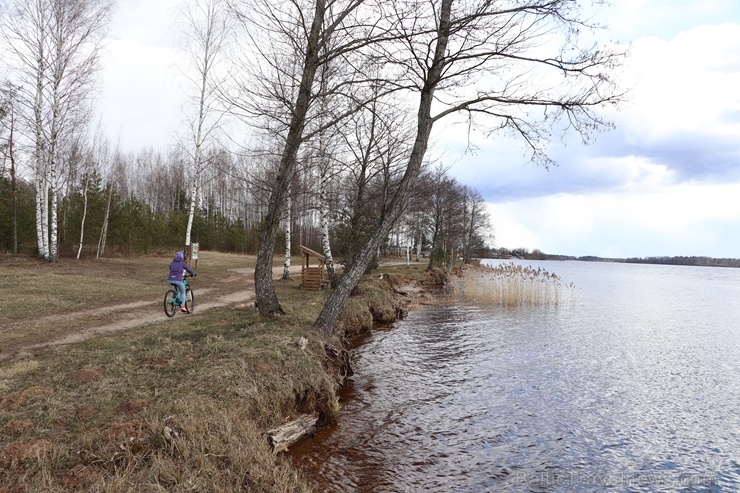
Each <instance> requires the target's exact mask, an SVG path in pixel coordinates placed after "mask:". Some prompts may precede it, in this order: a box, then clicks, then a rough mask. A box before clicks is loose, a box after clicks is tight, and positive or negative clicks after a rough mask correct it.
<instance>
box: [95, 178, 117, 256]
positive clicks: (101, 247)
mask: <svg viewBox="0 0 740 493" xmlns="http://www.w3.org/2000/svg"><path fill="white" fill-rule="evenodd" d="M112 201H113V183H110V184H108V203H107V204H106V206H105V217H104V218H103V227H102V228H101V229H100V239H99V240H98V251H97V253H96V254H95V258H100V257H101V256H102V255H105V242H106V240H107V238H108V218H109V217H110V206H111V202H112Z"/></svg>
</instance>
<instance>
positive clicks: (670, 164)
mask: <svg viewBox="0 0 740 493" xmlns="http://www.w3.org/2000/svg"><path fill="white" fill-rule="evenodd" d="M178 4H179V2H178V1H176V0H156V1H154V0H119V3H118V8H117V10H116V13H115V15H114V18H113V22H112V24H111V30H110V33H109V37H110V39H109V40H108V42H107V44H106V57H105V59H106V65H105V69H104V71H103V73H102V85H101V93H100V104H99V106H100V109H101V123H102V124H103V125H104V127H106V128H107V129H108V131H109V132H111V133H112V135H113V137H112V138H113V139H115V141H117V142H118V143H119V145H120V146H121V148H122V149H131V150H139V149H142V148H144V147H148V146H152V147H155V148H157V147H161V145H162V143H163V142H166V143H172V142H174V138H175V137H176V132H177V129H178V126H179V122H181V121H182V105H183V90H182V87H181V82H180V81H181V80H182V78H181V77H179V71H178V68H177V66H178V63H179V62H178V61H179V60H180V58H179V57H180V55H179V52H178V46H179V45H178V41H179V35H178V30H177V28H176V26H175V25H174V24H173V23H172V19H173V18H174V16H175V12H176V6H177V5H178ZM596 15H597V17H596V20H597V21H599V22H601V23H602V24H606V25H607V29H606V30H604V31H602V32H601V34H600V35H601V36H602V37H603V39H605V40H611V41H614V42H618V43H620V44H624V45H625V46H629V49H630V55H629V58H628V59H627V60H626V62H625V63H624V65H623V67H622V68H621V69H620V70H619V72H618V73H617V74H616V75H617V77H618V79H619V80H620V81H622V83H623V87H626V88H628V89H629V93H628V100H627V101H626V102H625V103H624V104H623V105H621V106H620V108H619V109H618V110H616V111H614V110H610V111H609V112H608V113H604V116H606V117H607V119H609V120H611V121H612V122H613V123H614V125H615V128H614V129H613V130H611V131H608V132H601V133H598V134H596V135H594V139H593V143H592V144H591V145H588V146H585V145H583V144H582V143H581V141H580V138H578V137H577V136H566V137H565V139H563V140H562V141H561V140H557V141H555V142H553V143H552V144H551V145H550V146H549V148H548V155H549V156H550V157H551V158H552V159H553V160H554V161H555V162H556V163H557V166H552V167H550V168H549V169H545V168H543V167H542V166H538V165H535V164H532V163H530V162H528V156H527V154H526V149H525V148H524V147H523V145H522V143H521V142H518V141H515V140H513V139H510V138H507V137H505V136H501V135H494V136H492V137H491V138H489V139H485V140H483V139H481V138H479V137H477V136H474V137H473V139H474V142H475V145H476V151H475V152H468V153H463V152H462V150H461V145H460V142H459V141H456V140H455V138H454V135H458V136H459V132H458V133H455V132H445V129H437V132H436V134H435V135H436V141H435V145H436V146H437V147H438V148H441V149H443V151H442V153H441V155H442V156H443V158H444V159H445V160H446V163H448V164H449V166H450V171H449V173H450V174H451V175H452V176H454V177H455V178H457V180H458V181H460V182H461V183H464V184H467V185H470V186H471V187H473V188H475V189H477V190H479V191H480V192H481V193H482V194H483V196H484V198H485V200H486V202H487V205H488V208H489V211H490V213H491V219H492V222H493V224H494V234H495V245H496V246H498V247H506V248H510V249H511V248H527V249H529V250H532V249H539V250H542V251H543V252H546V253H551V254H562V255H574V256H585V255H595V256H600V257H612V258H625V257H650V256H693V255H696V256H710V257H718V258H721V257H731V258H740V2H738V1H737V0H614V1H613V5H612V6H610V7H608V8H606V9H602V10H600V11H598V12H597V14H596Z"/></svg>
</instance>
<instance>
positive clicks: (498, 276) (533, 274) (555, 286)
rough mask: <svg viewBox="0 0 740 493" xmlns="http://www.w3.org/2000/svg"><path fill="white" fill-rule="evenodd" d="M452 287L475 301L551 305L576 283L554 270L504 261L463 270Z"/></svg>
mask: <svg viewBox="0 0 740 493" xmlns="http://www.w3.org/2000/svg"><path fill="white" fill-rule="evenodd" d="M455 287H456V289H455V291H456V292H457V294H459V295H460V296H461V297H462V298H463V299H465V300H467V301H473V302H477V303H485V304H490V305H500V306H521V305H529V306H551V305H559V304H560V303H561V302H562V301H564V298H565V297H566V296H568V295H570V293H571V292H572V290H573V288H574V287H575V286H574V285H573V283H569V284H564V283H563V281H562V279H561V278H560V277H559V276H558V275H557V274H555V273H551V272H548V271H547V270H545V269H543V268H541V267H538V268H536V269H535V268H533V267H531V266H526V267H525V266H522V265H516V264H514V263H506V264H499V265H495V266H481V267H476V268H475V269H469V270H466V271H465V274H464V280H463V281H459V282H457V283H455Z"/></svg>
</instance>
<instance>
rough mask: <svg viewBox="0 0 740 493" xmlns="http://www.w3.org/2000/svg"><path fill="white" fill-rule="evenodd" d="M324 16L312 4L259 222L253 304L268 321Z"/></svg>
mask: <svg viewBox="0 0 740 493" xmlns="http://www.w3.org/2000/svg"><path fill="white" fill-rule="evenodd" d="M325 13H326V0H316V6H315V12H314V18H313V23H312V24H311V32H310V34H309V37H308V40H307V46H306V58H305V63H304V66H303V75H302V77H301V85H300V87H299V88H298V95H297V97H296V104H295V110H294V112H293V116H292V117H291V121H290V126H289V128H288V135H287V137H286V140H285V147H284V149H283V154H282V156H281V158H280V165H279V169H278V173H277V176H276V180H275V186H274V187H273V188H272V191H271V192H270V200H269V203H268V209H267V214H266V215H265V217H264V219H263V220H262V228H261V233H262V234H261V235H260V242H259V248H258V251H257V264H256V266H255V269H254V290H255V298H256V300H257V302H256V303H257V309H258V310H259V312H260V315H262V316H266V317H271V316H275V315H280V314H282V313H284V312H283V309H282V307H281V306H280V302H279V301H278V298H277V293H275V285H274V284H273V281H272V261H273V258H274V255H275V237H276V236H277V232H278V228H279V226H280V216H281V214H280V212H281V207H282V206H283V204H284V202H285V196H286V194H287V189H288V187H289V186H290V180H291V178H292V177H293V174H294V172H295V168H296V157H297V155H298V149H299V148H300V145H301V140H302V137H303V129H304V127H305V124H306V115H307V113H308V107H309V102H310V97H311V87H312V85H313V80H314V77H315V76H316V70H317V69H318V66H319V38H320V34H321V29H322V25H323V23H324V15H325Z"/></svg>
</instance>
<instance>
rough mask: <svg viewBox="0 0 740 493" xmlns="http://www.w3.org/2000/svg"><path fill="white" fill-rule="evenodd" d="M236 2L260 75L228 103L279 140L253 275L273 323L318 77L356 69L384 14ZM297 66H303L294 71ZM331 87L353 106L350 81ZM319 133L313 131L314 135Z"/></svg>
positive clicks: (349, 7)
mask: <svg viewBox="0 0 740 493" xmlns="http://www.w3.org/2000/svg"><path fill="white" fill-rule="evenodd" d="M234 3H238V5H235V9H236V10H237V12H238V14H239V15H240V16H241V18H242V19H244V20H245V25H246V26H247V32H248V36H249V43H248V44H249V45H250V48H251V49H250V51H249V53H250V56H251V58H252V59H253V61H254V63H253V68H254V69H255V70H256V72H257V73H255V74H253V76H252V77H251V78H250V79H249V80H248V84H247V83H242V84H240V86H239V89H240V90H241V94H240V95H239V97H240V100H239V101H235V98H231V102H233V103H234V105H235V107H237V108H238V109H239V111H241V112H242V113H243V114H244V115H247V116H251V117H255V118H259V119H261V120H262V121H263V129H264V130H265V131H267V132H269V133H271V134H272V135H273V136H279V137H280V139H281V146H280V147H281V151H280V158H279V165H278V169H277V173H276V176H275V181H274V184H273V187H272V189H271V193H270V198H269V203H268V206H267V210H266V212H265V215H264V217H263V219H262V226H261V232H262V234H261V236H260V242H259V249H258V253H257V265H256V267H255V274H254V277H255V296H256V299H257V307H258V309H259V311H260V314H262V315H263V316H272V315H277V314H280V313H282V308H281V307H280V303H279V301H278V299H277V295H276V293H275V287H274V284H273V281H272V261H273V256H274V250H275V238H276V235H277V231H278V227H279V220H280V218H281V208H282V207H284V205H285V197H286V194H287V189H288V185H289V183H290V181H291V180H292V177H293V175H294V174H295V171H296V166H297V156H298V151H299V148H300V147H301V145H302V143H303V142H304V141H305V140H306V139H308V138H310V137H311V135H309V134H306V133H305V129H306V124H307V120H308V117H309V114H310V111H311V109H312V105H313V104H314V103H315V101H316V100H317V97H318V96H319V94H317V93H319V92H321V91H320V90H317V89H316V87H315V86H316V84H315V79H316V73H317V71H318V69H319V67H321V66H323V65H326V64H328V63H330V62H331V61H332V60H335V59H343V60H344V62H345V63H337V64H335V65H336V66H337V67H347V68H353V67H358V66H359V65H358V64H357V63H355V62H352V61H348V60H347V58H348V57H349V56H351V54H352V53H353V52H355V51H356V49H357V48H358V47H359V46H363V45H367V44H368V43H369V42H370V41H369V40H371V39H372V38H373V37H374V34H373V31H374V29H375V27H374V26H375V22H361V21H360V18H361V17H362V16H367V15H372V16H375V17H377V16H378V15H379V14H378V12H375V11H373V10H372V9H364V10H363V9H361V6H362V5H363V3H364V0H342V1H327V0H312V1H310V2H307V3H305V4H304V3H302V2H281V3H275V2H272V1H268V0H253V1H251V2H234ZM242 6H246V7H247V8H241V7H242ZM360 26H363V27H362V28H360ZM327 47H328V49H324V48H327ZM295 61H297V62H298V67H297V70H292V68H293V67H294V66H295V63H294V62H295ZM333 80H334V82H333V83H332V84H331V85H330V86H329V87H328V88H327V89H326V91H327V92H328V93H330V94H332V97H334V98H339V97H346V98H348V99H350V100H354V99H355V97H356V96H355V94H353V91H352V90H351V88H350V87H349V86H350V82H351V80H350V79H333ZM337 119H341V116H334V115H333V116H332V117H330V118H327V119H326V124H325V126H331V125H333V124H334V123H335V122H336V121H337ZM320 130H321V129H320V128H315V129H313V131H312V133H314V134H315V133H317V132H319V131H320Z"/></svg>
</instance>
